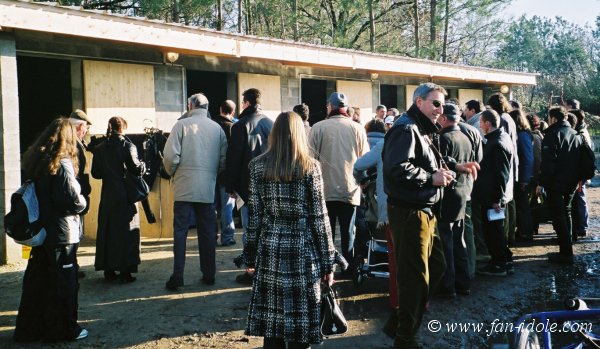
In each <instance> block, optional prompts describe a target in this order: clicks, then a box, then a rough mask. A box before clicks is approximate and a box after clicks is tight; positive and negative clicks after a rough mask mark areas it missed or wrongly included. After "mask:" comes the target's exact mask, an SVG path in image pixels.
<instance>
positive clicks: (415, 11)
mask: <svg viewBox="0 0 600 349" xmlns="http://www.w3.org/2000/svg"><path fill="white" fill-rule="evenodd" d="M413 20H414V21H415V22H414V24H415V57H419V51H420V47H419V46H420V41H419V0H414V2H413Z"/></svg>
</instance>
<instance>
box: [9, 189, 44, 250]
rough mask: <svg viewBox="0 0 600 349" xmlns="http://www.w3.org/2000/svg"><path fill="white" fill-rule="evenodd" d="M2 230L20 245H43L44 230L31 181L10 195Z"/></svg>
mask: <svg viewBox="0 0 600 349" xmlns="http://www.w3.org/2000/svg"><path fill="white" fill-rule="evenodd" d="M4 230H5V232H6V235H8V236H10V237H11V238H13V240H15V242H16V243H18V244H21V245H25V246H31V247H36V246H40V245H42V244H43V243H44V240H45V239H46V229H44V227H43V223H42V219H41V215H40V205H39V202H38V199H37V194H36V192H35V184H34V183H33V181H30V180H28V181H26V182H25V183H23V185H21V187H20V188H19V189H18V190H17V191H16V192H14V193H13V194H12V195H11V197H10V212H8V214H7V215H6V216H4Z"/></svg>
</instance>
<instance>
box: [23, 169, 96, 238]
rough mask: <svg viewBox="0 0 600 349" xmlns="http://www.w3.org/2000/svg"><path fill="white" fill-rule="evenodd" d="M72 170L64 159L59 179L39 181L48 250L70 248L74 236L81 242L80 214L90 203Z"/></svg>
mask: <svg viewBox="0 0 600 349" xmlns="http://www.w3.org/2000/svg"><path fill="white" fill-rule="evenodd" d="M67 163H69V164H68V165H67ZM67 166H69V167H70V169H69V168H67ZM72 166H73V165H72V162H71V161H70V160H68V159H63V160H61V164H60V167H59V168H58V171H57V172H56V174H55V175H50V174H48V175H45V176H42V177H40V178H38V179H36V180H35V184H36V194H37V197H38V200H39V205H40V210H41V212H42V215H43V220H44V228H46V233H47V236H46V240H45V241H44V244H45V245H48V246H53V245H65V244H68V243H69V241H70V240H72V239H73V237H72V236H73V235H76V236H75V240H77V241H79V236H78V235H79V233H80V229H81V226H80V224H81V223H80V217H79V214H80V213H81V212H82V211H83V210H84V209H85V207H86V201H85V199H84V197H83V196H82V195H81V190H80V188H79V185H76V178H75V173H74V171H73V167H72Z"/></svg>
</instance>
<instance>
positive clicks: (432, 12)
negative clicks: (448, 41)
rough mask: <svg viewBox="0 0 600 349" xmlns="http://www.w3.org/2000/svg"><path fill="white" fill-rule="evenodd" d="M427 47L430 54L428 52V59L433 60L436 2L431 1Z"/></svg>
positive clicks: (435, 41)
mask: <svg viewBox="0 0 600 349" xmlns="http://www.w3.org/2000/svg"><path fill="white" fill-rule="evenodd" d="M429 15H430V18H429V47H430V50H431V52H429V58H430V59H434V58H435V51H436V49H435V46H436V43H437V0H431V3H430V6H429Z"/></svg>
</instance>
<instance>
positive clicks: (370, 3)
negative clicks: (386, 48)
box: [369, 0, 375, 52]
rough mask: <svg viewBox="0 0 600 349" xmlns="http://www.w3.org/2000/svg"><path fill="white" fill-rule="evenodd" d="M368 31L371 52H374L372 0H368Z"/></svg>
mask: <svg viewBox="0 0 600 349" xmlns="http://www.w3.org/2000/svg"><path fill="white" fill-rule="evenodd" d="M369 32H370V33H369V43H370V45H371V52H375V19H374V18H373V0H369Z"/></svg>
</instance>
